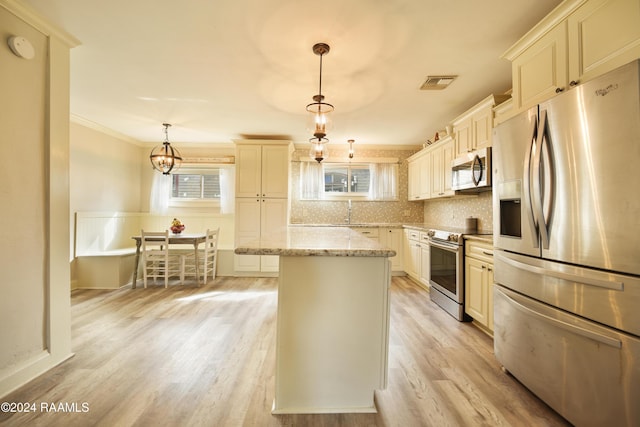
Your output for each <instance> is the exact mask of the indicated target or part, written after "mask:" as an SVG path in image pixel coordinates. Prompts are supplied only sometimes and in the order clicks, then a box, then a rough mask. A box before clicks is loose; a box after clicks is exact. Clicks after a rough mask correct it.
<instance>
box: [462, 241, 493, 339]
mask: <svg viewBox="0 0 640 427" xmlns="http://www.w3.org/2000/svg"><path fill="white" fill-rule="evenodd" d="M492 288H493V247H492V246H491V245H490V244H488V243H484V242H480V241H475V240H466V241H465V278H464V305H465V312H466V313H467V314H468V315H469V316H471V317H472V318H473V321H474V323H476V324H477V325H478V326H479V327H480V328H481V329H483V330H484V331H485V332H488V333H489V334H491V335H493V293H492Z"/></svg>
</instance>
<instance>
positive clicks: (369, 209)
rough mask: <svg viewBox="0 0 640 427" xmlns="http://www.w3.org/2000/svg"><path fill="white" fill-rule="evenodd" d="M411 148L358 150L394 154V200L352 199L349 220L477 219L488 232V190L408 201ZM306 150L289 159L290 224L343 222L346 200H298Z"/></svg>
mask: <svg viewBox="0 0 640 427" xmlns="http://www.w3.org/2000/svg"><path fill="white" fill-rule="evenodd" d="M416 151H418V149H417V148H416V149H414V150H394V149H371V148H369V149H360V150H358V151H357V152H356V156H357V157H358V156H359V157H360V158H375V157H394V158H397V159H398V160H399V168H398V175H399V176H398V181H399V182H398V200H397V201H368V200H367V201H365V200H362V201H359V200H355V199H354V200H353V202H352V210H351V222H352V223H403V224H415V223H422V222H424V223H425V224H427V225H441V226H449V227H456V228H464V226H465V219H466V218H468V217H474V218H478V231H480V232H483V233H491V231H492V228H493V214H492V199H491V192H490V191H488V192H484V193H480V194H478V195H470V196H456V197H452V198H443V199H436V200H427V201H424V202H423V201H412V202H410V201H408V193H407V192H408V185H407V183H408V167H407V161H406V159H407V158H408V157H409V156H411V155H412V154H414V153H415V152H416ZM308 152H309V150H308V149H306V148H305V149H302V148H296V150H295V152H294V153H293V155H292V162H291V166H290V167H291V170H290V173H291V210H290V219H289V220H290V222H291V223H292V224H344V223H345V222H346V221H345V220H346V218H347V203H348V202H347V200H301V199H300V159H301V158H306V157H307V156H308ZM330 154H331V156H332V159H333V160H335V159H337V158H344V159H345V161H346V159H347V151H346V150H340V149H337V148H336V149H332V150H331V152H330Z"/></svg>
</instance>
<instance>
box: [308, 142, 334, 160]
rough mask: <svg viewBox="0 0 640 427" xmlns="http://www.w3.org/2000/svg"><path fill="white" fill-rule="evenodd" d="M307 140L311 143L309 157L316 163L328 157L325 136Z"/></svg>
mask: <svg viewBox="0 0 640 427" xmlns="http://www.w3.org/2000/svg"><path fill="white" fill-rule="evenodd" d="M309 142H310V143H311V148H310V149H309V157H311V158H312V159H313V160H315V161H316V162H318V163H320V162H322V161H323V160H326V159H327V158H328V157H329V151H328V150H327V144H328V143H329V140H328V139H327V138H311V139H310V140H309Z"/></svg>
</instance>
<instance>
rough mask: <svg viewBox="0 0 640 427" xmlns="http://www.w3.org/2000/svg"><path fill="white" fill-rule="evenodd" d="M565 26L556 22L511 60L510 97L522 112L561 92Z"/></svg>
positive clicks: (565, 50)
mask: <svg viewBox="0 0 640 427" xmlns="http://www.w3.org/2000/svg"><path fill="white" fill-rule="evenodd" d="M566 58H567V27H566V24H565V23H560V24H558V25H557V26H556V27H555V28H553V29H551V30H550V31H549V32H548V33H547V34H545V35H544V36H542V37H541V38H540V39H539V40H538V42H537V43H536V44H535V45H533V46H531V47H530V48H529V49H527V50H526V51H524V52H523V53H522V54H521V55H519V56H518V57H516V58H514V59H513V60H512V63H511V67H512V74H513V75H512V77H513V99H514V102H515V105H516V109H517V110H518V111H522V110H523V109H526V108H528V107H530V106H533V105H535V104H537V103H539V102H541V101H544V100H545V99H549V98H551V97H552V96H554V95H555V94H556V92H561V91H562V88H563V87H564V86H566V84H567V59H566Z"/></svg>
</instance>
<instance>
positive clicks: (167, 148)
mask: <svg viewBox="0 0 640 427" xmlns="http://www.w3.org/2000/svg"><path fill="white" fill-rule="evenodd" d="M162 126H164V142H163V143H162V145H158V146H157V147H155V148H154V149H153V150H151V154H150V155H149V160H151V165H152V166H153V168H154V169H155V170H157V171H159V172H162V173H163V174H164V175H169V174H170V173H171V171H172V170H174V169H175V170H177V169H178V168H179V167H180V164H181V163H182V157H181V156H180V152H179V151H178V149H177V148H174V147H172V146H171V144H169V127H170V126H171V125H170V124H169V123H163V124H162Z"/></svg>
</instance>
